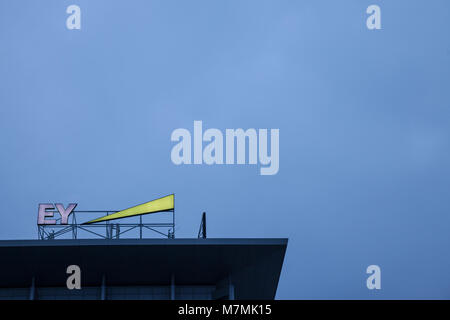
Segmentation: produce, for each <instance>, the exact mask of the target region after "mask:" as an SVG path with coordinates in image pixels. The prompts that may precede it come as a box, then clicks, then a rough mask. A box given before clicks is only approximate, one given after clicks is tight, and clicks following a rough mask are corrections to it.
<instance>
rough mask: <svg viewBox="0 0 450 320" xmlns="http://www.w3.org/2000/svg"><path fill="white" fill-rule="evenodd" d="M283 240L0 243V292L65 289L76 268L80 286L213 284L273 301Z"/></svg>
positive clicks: (244, 295)
mask: <svg viewBox="0 0 450 320" xmlns="http://www.w3.org/2000/svg"><path fill="white" fill-rule="evenodd" d="M287 242H288V240H287V239H267V238H262V239H254V238H253V239H213V238H209V239H75V240H74V239H67V240H46V241H42V240H0V256H1V257H2V267H1V269H2V271H3V272H1V273H0V287H14V288H19V287H29V286H30V283H31V281H32V280H31V279H32V278H33V277H34V279H35V284H36V286H39V287H63V286H65V283H66V279H67V274H66V268H67V266H69V265H73V264H75V265H78V266H80V268H81V271H82V282H83V285H84V286H99V285H100V284H101V282H102V278H106V283H107V285H109V286H140V285H143V286H144V285H170V282H171V279H172V277H174V278H175V282H176V283H177V285H217V284H218V283H220V282H223V281H227V279H231V281H232V282H233V285H234V286H235V290H236V299H273V298H275V294H276V289H277V286H278V280H279V277H280V273H281V268H282V265H283V260H284V255H285V251H286V247H287Z"/></svg>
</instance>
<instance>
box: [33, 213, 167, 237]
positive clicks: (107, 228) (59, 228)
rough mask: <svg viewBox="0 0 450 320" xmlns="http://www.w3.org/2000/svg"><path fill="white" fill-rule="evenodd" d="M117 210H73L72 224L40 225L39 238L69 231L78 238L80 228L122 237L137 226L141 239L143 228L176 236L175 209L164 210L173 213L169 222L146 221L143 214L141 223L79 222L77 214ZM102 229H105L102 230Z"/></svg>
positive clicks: (102, 234)
mask: <svg viewBox="0 0 450 320" xmlns="http://www.w3.org/2000/svg"><path fill="white" fill-rule="evenodd" d="M115 212H118V211H73V212H72V214H71V215H70V216H71V218H72V221H71V223H70V224H65V225H62V224H52V225H38V239H40V240H52V239H55V238H57V237H61V236H63V235H64V234H66V233H68V232H71V233H72V239H77V238H78V230H83V231H86V232H88V233H90V234H92V235H95V236H96V237H100V238H103V239H120V237H121V236H123V235H124V234H126V233H128V232H129V231H131V230H134V229H136V228H138V229H139V239H143V230H145V229H146V230H150V231H152V232H153V233H155V234H157V235H159V236H162V237H165V238H169V239H173V238H175V209H173V210H167V211H163V212H169V213H172V215H173V217H172V222H167V223H144V222H143V219H142V215H141V216H139V223H111V221H105V222H104V223H93V224H79V223H77V214H82V213H103V214H106V215H110V214H112V213H115ZM60 221H61V218H59V219H57V220H56V222H57V223H58V222H60ZM102 229H103V230H104V231H102ZM94 230H95V231H94Z"/></svg>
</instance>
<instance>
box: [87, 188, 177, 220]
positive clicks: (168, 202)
mask: <svg viewBox="0 0 450 320" xmlns="http://www.w3.org/2000/svg"><path fill="white" fill-rule="evenodd" d="M174 199H175V197H174V195H173V194H171V195H168V196H165V197H162V198H159V199H156V200H152V201H149V202H146V203H143V204H140V205H137V206H134V207H131V208H128V209H125V210H122V211H119V212H116V213H113V214H110V215H108V216H103V217H101V218H97V219H94V220H91V221H88V222H85V223H83V224H90V223H94V222H100V221H108V220H114V219H121V218H127V217H132V216H139V215H143V214H148V213H155V212H161V211H169V210H173V208H174Z"/></svg>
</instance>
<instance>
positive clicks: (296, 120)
mask: <svg viewBox="0 0 450 320" xmlns="http://www.w3.org/2000/svg"><path fill="white" fill-rule="evenodd" d="M70 4H77V5H79V6H80V7H81V30H68V29H67V28H66V18H67V16H68V14H66V12H65V11H66V8H67V6H69V5H70ZM370 4H378V5H379V6H380V7H381V13H382V14H381V19H382V22H381V23H382V29H381V30H368V29H367V27H366V18H367V16H368V15H367V14H366V8H367V7H368V6H369V5H370ZM449 23H450V2H448V1H445V0H442V1H439V0H432V1H424V0H420V1H419V0H414V1H406V0H405V1H400V0H398V1H384V0H383V1H382V0H370V1H365V0H358V1H357V0H353V1H351V0H346V1H331V0H330V1H312V0H311V1H306V0H304V1H301V0H292V1H287V0H277V1H275V0H270V1H266V0H243V1H237V0H230V1H225V0H213V1H211V0H189V1H181V0H177V1H175V0H164V1H155V0H152V1H137V0H133V1H123V0H120V1H84V0H71V1H23V0H21V1H16V0H15V1H12V0H9V1H8V0H2V1H1V2H0V147H1V156H0V195H1V196H0V200H1V201H0V238H1V239H35V238H36V237H37V227H36V218H37V207H38V203H40V202H63V203H65V204H67V203H69V202H77V203H78V209H80V210H89V209H97V210H101V209H111V210H118V209H124V208H127V207H129V206H132V205H135V204H139V203H142V202H145V201H149V200H152V199H154V198H157V197H160V196H163V195H166V194H169V193H175V195H176V207H177V229H176V233H177V237H178V238H183V237H195V236H196V233H197V230H198V226H199V223H200V217H201V212H202V211H206V212H207V215H208V216H207V217H208V235H209V236H210V237H281V238H285V237H286V238H289V245H288V249H287V254H286V258H285V264H284V266H283V271H282V275H281V279H280V283H279V288H278V293H277V298H279V299H304V298H307V299H315V298H324V299H327V298H337V299H347V298H356V299H377V298H385V299H392V298H401V299H409V298H414V299H415V298H425V299H427V298H438V299H440V298H447V299H448V298H450V272H449V270H450V254H449V246H450V233H449V231H450V197H449V193H450V166H449V163H450V149H449V147H450V137H449V135H450V88H449V84H450V27H449ZM194 120H202V121H203V127H204V128H205V129H207V128H218V129H220V130H222V131H223V132H225V129H227V128H243V129H248V128H269V129H270V128H279V129H280V170H279V172H278V174H276V175H273V176H261V175H260V174H259V169H258V167H257V166H254V165H243V166H242V165H241V166H238V165H234V166H226V165H222V166H220V165H213V166H208V165H200V166H194V165H190V166H188V165H181V166H176V165H174V164H173V163H172V161H171V158H170V151H171V149H172V147H173V145H174V143H173V142H171V141H170V135H171V133H172V131H173V130H175V129H177V128H187V129H189V130H190V131H191V132H193V121H194ZM371 264H377V265H379V266H380V267H381V271H382V289H381V290H379V291H376V290H368V289H367V287H366V277H367V275H366V273H365V271H366V268H367V266H369V265H371Z"/></svg>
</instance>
